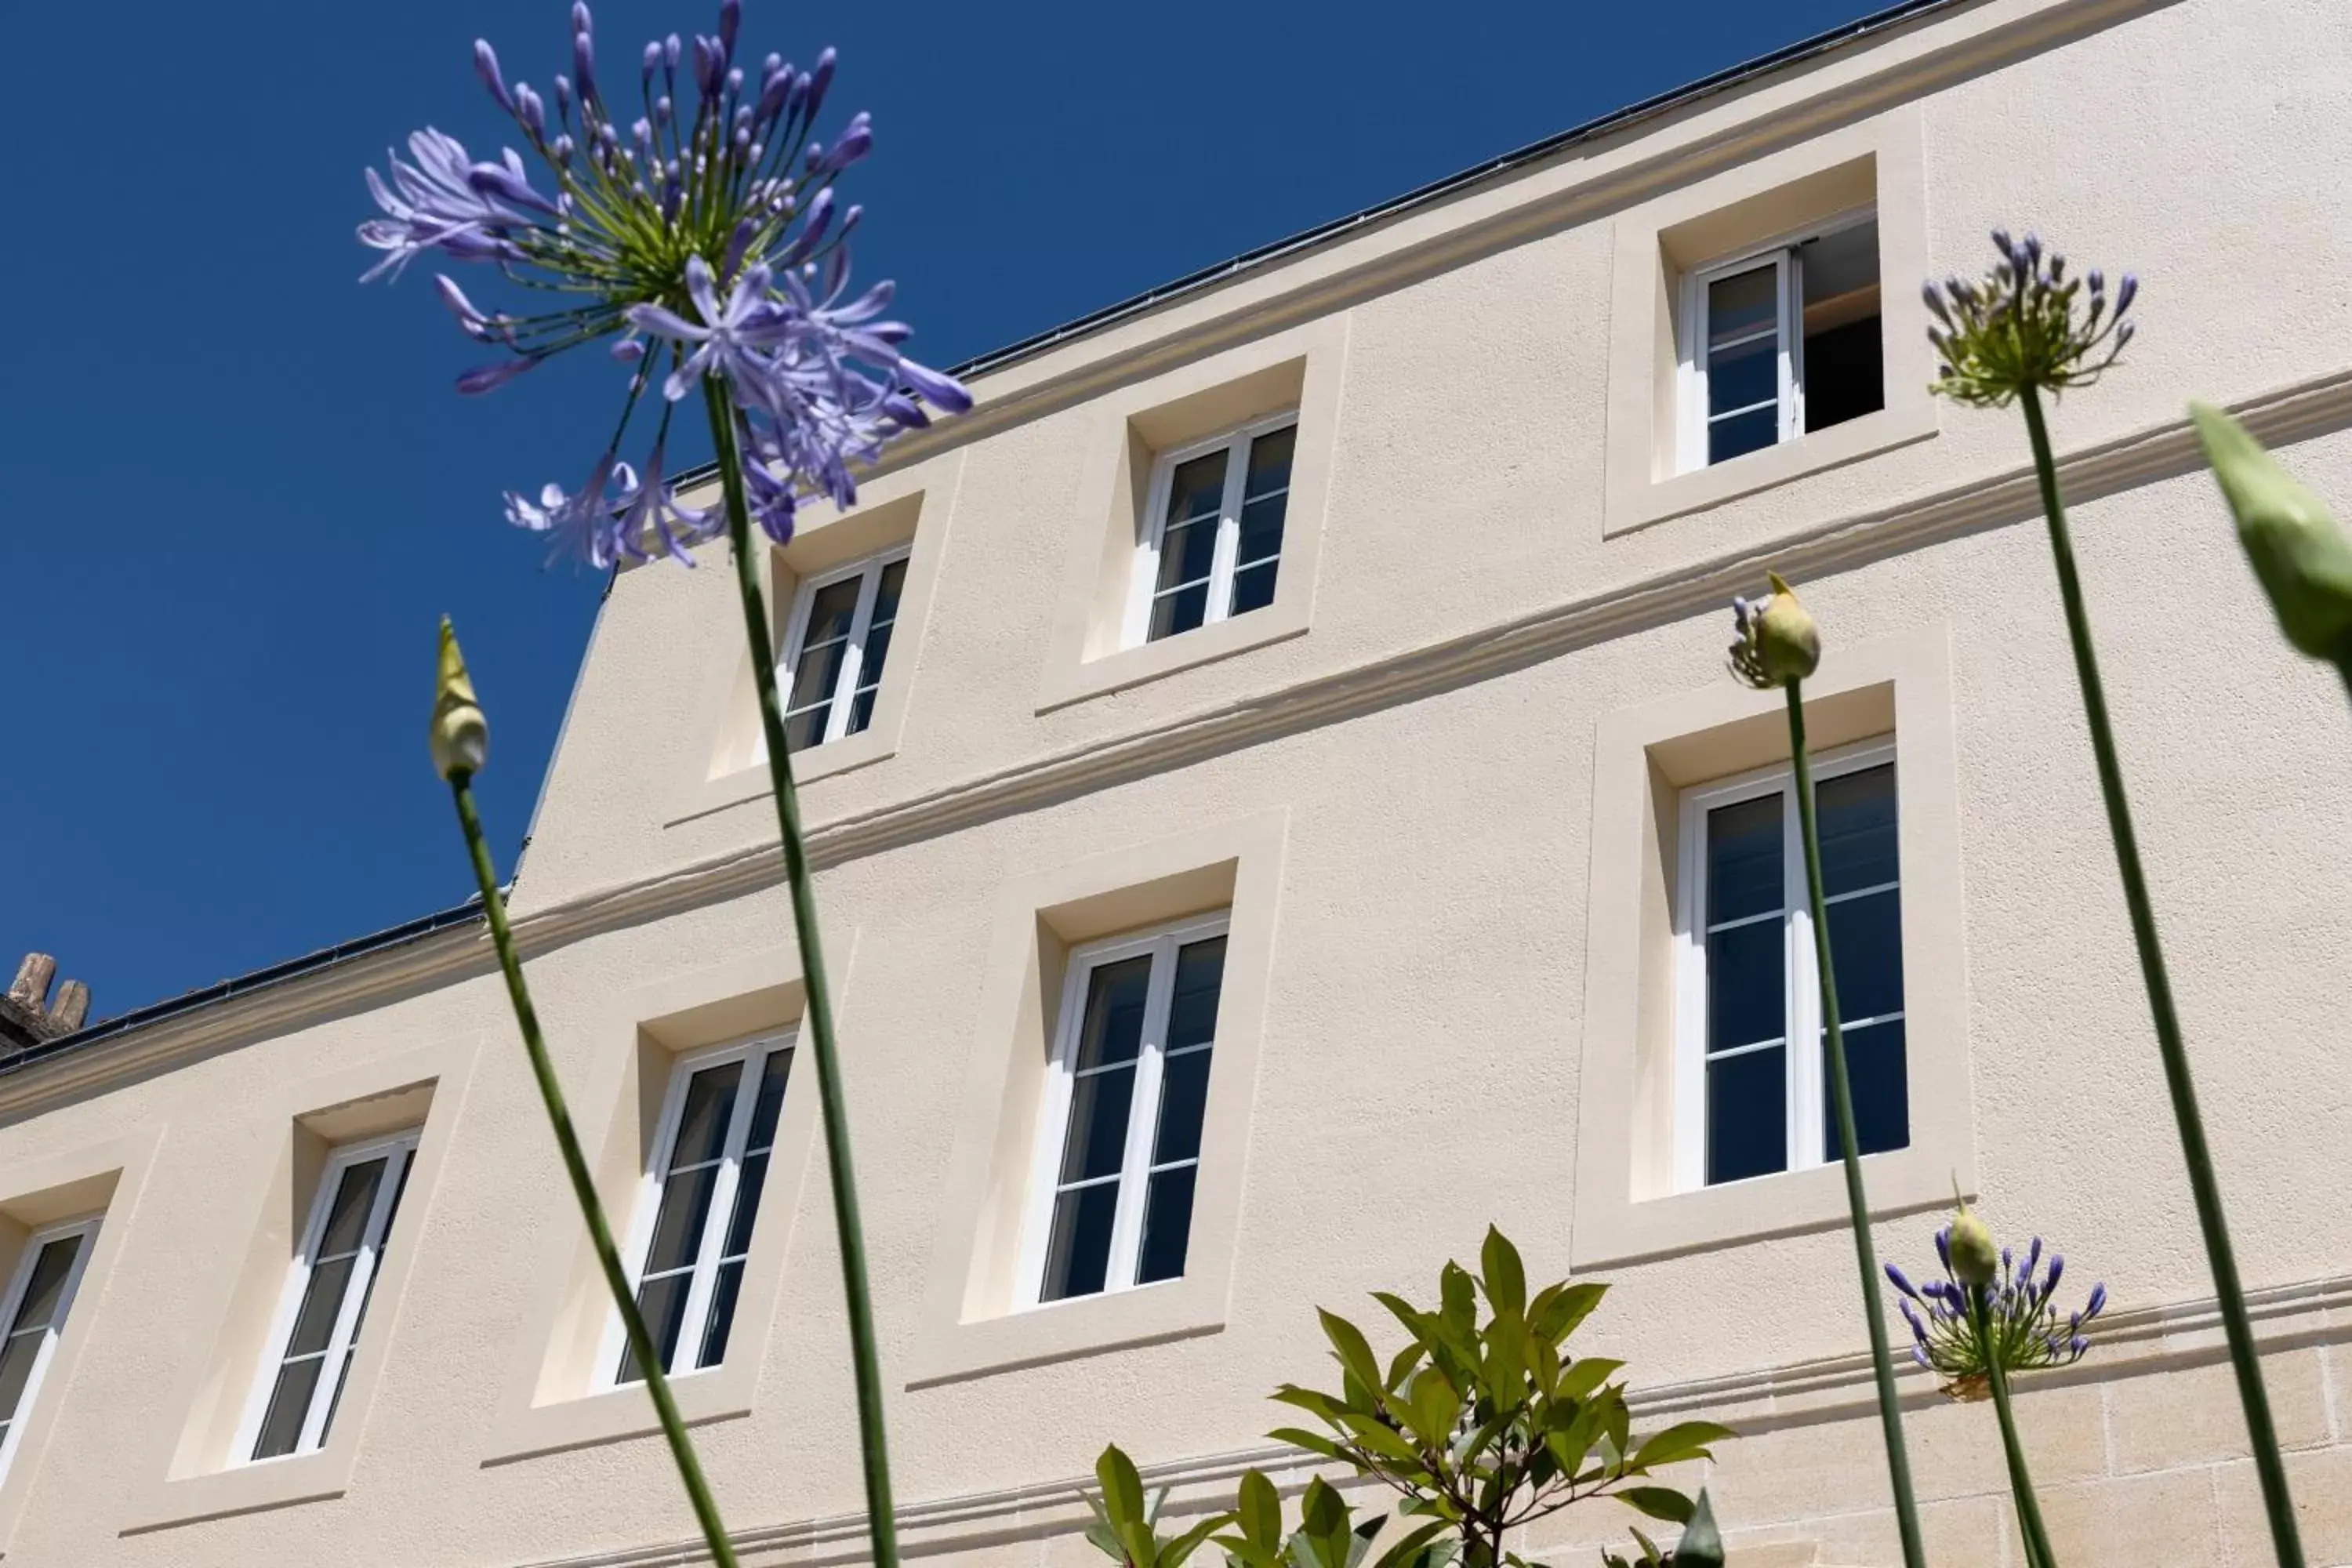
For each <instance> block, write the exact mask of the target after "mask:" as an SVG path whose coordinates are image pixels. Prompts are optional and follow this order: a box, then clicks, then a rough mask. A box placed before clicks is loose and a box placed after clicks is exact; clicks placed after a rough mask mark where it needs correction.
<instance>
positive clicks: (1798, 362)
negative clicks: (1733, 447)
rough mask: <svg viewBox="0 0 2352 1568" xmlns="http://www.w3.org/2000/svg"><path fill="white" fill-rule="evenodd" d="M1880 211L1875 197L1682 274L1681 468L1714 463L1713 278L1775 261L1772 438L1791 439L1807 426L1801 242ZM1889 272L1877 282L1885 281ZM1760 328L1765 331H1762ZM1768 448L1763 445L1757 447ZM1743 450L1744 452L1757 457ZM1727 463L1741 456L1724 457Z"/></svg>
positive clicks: (1678, 354) (1678, 349) (1678, 352)
mask: <svg viewBox="0 0 2352 1568" xmlns="http://www.w3.org/2000/svg"><path fill="white" fill-rule="evenodd" d="M1877 216H1878V207H1877V205H1876V204H1872V205H1867V206H1859V207H1852V208H1849V209H1847V210H1846V211H1844V212H1842V213H1839V214H1837V215H1836V216H1832V217H1830V218H1827V219H1825V220H1823V221H1822V222H1820V223H1813V224H1807V225H1806V226H1804V227H1802V228H1798V229H1791V230H1790V231H1789V232H1788V233H1786V234H1782V235H1777V236H1775V237H1772V238H1771V239H1769V240H1768V241H1766V242H1765V243H1763V244H1761V245H1752V246H1749V247H1747V248H1746V249H1744V250H1740V251H1738V252H1736V253H1734V254H1732V255H1730V256H1727V257H1725V258H1722V259H1721V260H1719V261H1710V262H1708V263H1707V264H1706V266H1704V267H1694V268H1691V269H1690V270H1689V271H1687V272H1685V273H1684V274H1683V280H1682V302H1681V309H1680V310H1679V311H1678V312H1677V314H1678V315H1679V317H1680V320H1681V321H1682V323H1683V328H1684V330H1683V331H1682V332H1681V334H1680V335H1679V338H1678V341H1677V342H1676V344H1675V431H1676V436H1675V449H1676V454H1677V459H1678V460H1677V468H1678V469H1679V471H1681V472H1683V473H1692V472H1695V471H1696V470H1698V469H1700V468H1710V467H1713V466H1714V465H1712V464H1710V463H1709V462H1708V461H1707V426H1708V424H1709V423H1710V421H1709V419H1708V416H1707V408H1706V360H1707V341H1706V340H1707V289H1708V286H1709V285H1711V284H1714V283H1717V282H1720V281H1721V280H1722V279H1726V278H1728V277H1732V276H1734V275H1735V274H1738V273H1741V272H1747V271H1749V270H1752V269H1754V268H1759V267H1760V266H1762V265H1763V264H1764V263H1765V262H1767V261H1769V262H1770V263H1771V264H1772V268H1773V286H1774V289H1775V290H1776V292H1777V295H1778V300H1779V308H1778V310H1776V311H1775V312H1774V315H1773V320H1774V322H1775V323H1776V325H1775V329H1774V330H1775V331H1778V332H1779V334H1780V353H1779V355H1778V359H1779V374H1778V378H1777V381H1778V392H1777V395H1776V401H1777V402H1778V403H1779V405H1780V432H1779V434H1778V435H1777V436H1776V437H1774V441H1773V444H1774V445H1775V446H1778V445H1780V444H1781V443H1782V442H1787V441H1794V440H1796V439H1797V438H1799V437H1801V436H1803V435H1804V433H1805V321H1804V316H1805V277H1804V259H1803V257H1802V255H1801V247H1803V246H1804V245H1805V243H1806V242H1807V241H1809V240H1815V239H1822V238H1826V237H1828V236H1830V235H1832V234H1838V233H1841V232H1843V231H1844V230H1846V229H1849V228H1853V227H1856V226H1860V225H1862V224H1865V223H1869V222H1872V221H1874V219H1875V218H1876V217H1877ZM1880 286H1881V287H1882V289H1883V288H1884V287H1885V279H1883V278H1882V279H1880ZM1759 335H1760V334H1759ZM1763 406H1764V405H1762V404H1761V403H1758V404H1754V405H1750V407H1749V408H1748V409H1742V410H1734V411H1732V412H1738V413H1745V412H1752V411H1753V409H1756V408H1761V407H1763ZM1764 449H1765V448H1762V447H1759V448H1758V450H1759V451H1762V450H1764ZM1753 455H1754V454H1753V453H1747V452H1743V453H1741V454H1740V456H1741V457H1752V456H1753ZM1724 460H1725V461H1726V462H1737V461H1738V458H1725V459H1724Z"/></svg>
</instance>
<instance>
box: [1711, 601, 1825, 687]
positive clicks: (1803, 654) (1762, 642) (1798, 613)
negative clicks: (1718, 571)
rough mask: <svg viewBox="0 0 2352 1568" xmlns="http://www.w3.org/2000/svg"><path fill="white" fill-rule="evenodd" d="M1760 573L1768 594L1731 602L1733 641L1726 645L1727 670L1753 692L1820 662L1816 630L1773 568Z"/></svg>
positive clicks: (1782, 683)
mask: <svg viewBox="0 0 2352 1568" xmlns="http://www.w3.org/2000/svg"><path fill="white" fill-rule="evenodd" d="M1765 576H1766V577H1767V579H1768V580H1769V582H1770V583H1771V584H1772V593H1771V596H1770V597H1769V598H1767V599H1765V600H1763V601H1762V602H1761V603H1756V604H1751V603H1749V602H1748V600H1746V599H1740V598H1735V599H1733V600H1732V601H1731V616H1732V622H1733V624H1734V626H1737V627H1738V632H1739V640H1738V641H1737V642H1735V643H1733V644H1732V645H1731V672H1732V673H1733V674H1734V675H1737V676H1738V678H1739V679H1741V680H1743V681H1745V682H1747V683H1748V685H1750V686H1752V687H1755V688H1756V689H1758V690H1759V691H1769V690H1771V689H1774V688H1776V687H1781V686H1787V685H1790V683H1792V682H1794V681H1800V680H1802V679H1805V678H1806V677H1807V676H1809V675H1811V674H1812V673H1813V670H1814V669H1815V668H1817V667H1818V666H1819V665H1820V664H1821V662H1822V634H1821V628H1820V627H1819V626H1815V625H1814V624H1813V617H1812V616H1811V615H1810V614H1809V613H1808V612H1807V611H1806V609H1805V606H1804V605H1801V604H1800V603H1798V602H1797V595H1796V594H1795V592H1794V591H1792V590H1791V589H1790V586H1789V584H1787V583H1785V582H1783V581H1782V580H1781V578H1780V574H1779V573H1777V572H1768V573H1766V574H1765Z"/></svg>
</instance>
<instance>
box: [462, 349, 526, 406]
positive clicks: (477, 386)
mask: <svg viewBox="0 0 2352 1568" xmlns="http://www.w3.org/2000/svg"><path fill="white" fill-rule="evenodd" d="M537 363H539V361H538V360H536V359H534V358H531V357H530V356H529V355H518V356H517V357H515V358H513V359H507V360H500V361H499V362H498V363H496V364H481V365H476V366H475V367H474V368H473V369H471V370H469V371H467V372H466V373H465V374H463V375H460V376H459V377H458V378H457V390H458V391H459V392H460V393H462V394H464V395H466V396H467V397H479V396H481V395H483V394H484V393H486V392H496V391H497V390H498V389H499V387H501V386H504V385H505V384H507V383H509V382H510V381H512V380H513V379H514V378H515V377H517V376H519V375H520V374H522V373H523V372H525V371H527V370H529V369H530V368H531V367H532V366H533V365H536V364H537Z"/></svg>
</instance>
